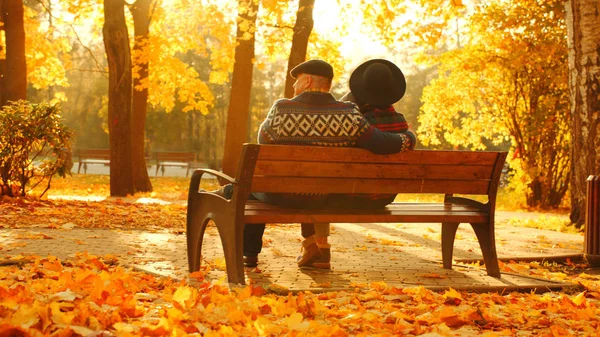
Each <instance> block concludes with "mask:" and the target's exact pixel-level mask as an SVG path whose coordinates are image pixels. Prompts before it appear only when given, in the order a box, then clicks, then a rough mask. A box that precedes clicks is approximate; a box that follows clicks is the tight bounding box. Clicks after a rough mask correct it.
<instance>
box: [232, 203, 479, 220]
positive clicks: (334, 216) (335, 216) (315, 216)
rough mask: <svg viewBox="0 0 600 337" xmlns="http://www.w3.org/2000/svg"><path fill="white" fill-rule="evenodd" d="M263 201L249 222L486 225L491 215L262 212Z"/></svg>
mask: <svg viewBox="0 0 600 337" xmlns="http://www.w3.org/2000/svg"><path fill="white" fill-rule="evenodd" d="M259 204H260V203H259V202H251V203H249V204H248V205H247V207H246V211H245V218H244V221H245V223H302V222H307V223H308V222H332V223H340V222H351V223H370V222H440V223H441V222H460V223H484V222H487V221H488V220H489V215H488V214H487V213H485V212H482V211H478V210H476V209H475V208H472V207H471V208H470V209H469V207H468V206H459V207H457V205H448V204H442V203H440V204H433V203H429V204H427V207H426V208H423V207H422V206H423V205H418V204H414V203H394V204H391V205H388V206H387V207H386V208H385V209H382V210H368V211H361V210H298V209H282V208H279V209H277V210H275V209H268V208H267V209H260V208H261V207H262V206H260V205H259Z"/></svg>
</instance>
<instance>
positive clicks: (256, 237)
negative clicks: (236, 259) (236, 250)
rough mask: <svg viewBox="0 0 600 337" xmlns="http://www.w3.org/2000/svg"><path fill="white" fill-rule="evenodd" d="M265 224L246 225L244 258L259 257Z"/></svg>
mask: <svg viewBox="0 0 600 337" xmlns="http://www.w3.org/2000/svg"><path fill="white" fill-rule="evenodd" d="M264 232H265V224H264V223H263V224H246V225H245V226H244V256H258V254H260V251H261V250H262V237H263V234H264Z"/></svg>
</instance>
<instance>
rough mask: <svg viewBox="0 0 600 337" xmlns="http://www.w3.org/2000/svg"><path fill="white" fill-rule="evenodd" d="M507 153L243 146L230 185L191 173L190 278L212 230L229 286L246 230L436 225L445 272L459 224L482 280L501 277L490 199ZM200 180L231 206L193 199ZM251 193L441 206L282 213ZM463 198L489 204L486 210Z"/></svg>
mask: <svg viewBox="0 0 600 337" xmlns="http://www.w3.org/2000/svg"><path fill="white" fill-rule="evenodd" d="M506 154H507V153H506V152H470V151H427V150H415V151H408V152H402V153H398V154H394V155H385V156H384V155H376V154H372V153H370V152H368V151H366V150H363V149H358V148H331V147H313V146H284V145H256V144H244V147H243V151H242V155H241V158H240V162H239V166H238V170H237V175H236V178H235V179H234V178H231V177H229V176H227V175H225V174H223V173H221V172H218V171H214V170H210V169H200V170H195V171H194V173H193V174H192V178H191V181H190V189H189V197H188V210H187V253H188V263H189V270H190V272H194V271H197V270H199V268H200V253H201V249H202V240H203V236H204V231H205V229H206V226H207V224H208V222H209V221H210V220H213V221H214V222H215V223H216V226H217V229H218V232H219V235H220V237H221V242H222V244H223V250H224V255H225V263H226V270H227V277H228V279H229V282H232V283H241V284H244V268H243V262H242V260H243V257H242V254H243V252H242V245H243V228H244V223H250V224H251V223H303V222H304V223H315V222H326V223H390V222H392V223H397V222H414V223H441V224H442V239H441V241H442V242H441V246H442V260H443V267H444V268H446V269H451V268H452V252H453V247H454V238H455V234H456V231H457V229H458V225H459V224H460V223H470V224H471V226H472V227H473V229H474V231H475V234H476V236H477V239H478V241H479V245H480V247H481V251H482V255H483V259H484V263H485V267H486V269H487V274H488V275H490V276H493V277H500V269H499V267H498V260H497V255H496V243H495V238H494V212H495V205H496V193H497V190H498V183H499V179H500V174H501V171H502V167H503V165H504V161H505V159H506ZM204 174H211V175H215V176H218V177H220V178H221V179H223V180H226V181H228V182H229V183H231V184H233V185H234V190H233V197H232V198H231V200H225V199H224V198H222V197H220V196H217V195H215V194H212V193H210V192H199V185H200V180H201V179H202V176H203V175H204ZM251 192H275V193H368V194H371V193H436V194H444V195H445V197H444V202H443V203H442V202H441V203H393V204H391V205H388V206H387V207H386V208H385V209H381V210H356V209H346V210H299V209H284V208H280V207H277V206H273V205H270V204H265V203H263V202H260V201H254V200H248V196H249V195H250V193H251ZM454 194H461V195H483V196H487V199H488V201H487V202H485V203H482V202H478V201H475V200H472V199H470V198H467V197H465V196H462V197H461V196H455V195H454Z"/></svg>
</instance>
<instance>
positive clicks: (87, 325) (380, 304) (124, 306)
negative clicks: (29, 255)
mask: <svg viewBox="0 0 600 337" xmlns="http://www.w3.org/2000/svg"><path fill="white" fill-rule="evenodd" d="M538 268H541V269H544V268H542V267H541V266H538ZM573 268H575V267H573V266H572V267H571V268H565V270H564V271H568V272H569V274H567V275H566V276H565V278H568V279H570V280H572V281H573V282H579V283H581V284H583V285H585V287H586V290H585V291H583V292H578V293H575V294H564V293H545V294H533V293H517V292H515V293H508V294H497V293H483V294H476V293H466V292H458V291H455V290H452V289H451V290H448V291H444V292H439V293H438V292H433V291H430V290H427V289H425V288H423V287H412V288H404V289H399V288H392V287H388V286H387V285H386V284H385V283H372V284H370V285H368V286H366V287H363V288H357V289H356V290H355V291H351V292H348V291H341V292H330V293H322V294H312V293H310V292H305V293H299V294H290V295H287V296H280V295H275V294H267V293H266V292H265V290H264V289H262V288H260V287H254V286H252V285H249V286H246V287H240V288H233V289H229V287H226V286H224V285H221V284H210V283H208V282H206V281H204V280H203V274H202V273H201V272H198V273H194V274H192V275H191V277H190V279H191V280H193V282H191V284H187V283H185V282H175V281H173V280H171V279H167V278H157V277H154V276H151V275H148V274H144V273H139V272H135V271H132V270H128V269H126V268H123V267H122V266H120V265H119V261H118V260H117V259H116V258H115V257H111V256H105V257H94V256H88V255H86V254H79V255H77V256H76V257H75V258H73V259H72V260H68V261H59V260H57V259H56V258H53V257H47V258H37V259H35V261H33V262H26V263H24V264H14V265H5V266H2V267H0V336H45V335H46V336H47V335H52V336H164V335H172V336H185V335H196V336H279V335H288V336H391V335H407V336H416V335H422V336H573V335H578V336H597V334H598V332H597V331H598V330H599V329H600V310H598V309H599V308H598V305H599V301H598V300H599V299H600V292H599V285H600V282H599V277H598V276H594V275H589V274H577V273H575V274H573V271H576V269H573ZM546 272H548V273H552V271H550V270H547V271H546Z"/></svg>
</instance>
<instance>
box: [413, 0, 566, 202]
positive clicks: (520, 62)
mask: <svg viewBox="0 0 600 337" xmlns="http://www.w3.org/2000/svg"><path fill="white" fill-rule="evenodd" d="M469 29H470V31H469V33H470V35H469V39H468V41H466V43H465V46H464V48H461V49H458V50H452V51H449V52H446V53H444V54H443V55H442V56H441V57H440V58H439V62H440V63H439V77H438V78H436V79H435V80H433V81H432V82H431V83H430V85H429V86H428V87H427V88H426V89H425V91H424V94H423V98H422V99H423V102H424V105H423V108H422V113H421V115H420V117H419V121H420V123H421V127H420V128H419V135H420V137H419V139H420V140H422V141H423V142H424V143H425V145H427V144H432V145H435V144H439V143H440V137H443V138H444V139H446V140H447V141H448V142H450V143H451V144H454V145H461V146H466V147H471V148H474V149H484V148H485V146H484V142H483V140H484V139H490V140H492V141H493V142H494V143H495V144H499V143H500V142H502V141H504V140H505V139H507V138H508V137H509V138H510V140H511V141H512V144H513V147H514V148H513V156H512V159H513V160H512V163H511V167H513V168H515V169H516V172H517V173H516V175H515V177H514V181H513V183H516V182H517V181H520V182H521V183H522V184H523V185H522V186H525V187H526V188H525V189H524V192H525V194H526V198H527V204H528V206H531V207H541V208H553V207H557V206H559V205H560V203H561V201H562V199H563V197H564V195H565V193H566V191H567V188H568V182H569V172H570V169H569V168H570V156H569V150H570V147H569V146H570V135H569V121H570V114H569V109H568V105H569V102H568V97H567V88H566V82H567V72H566V67H564V64H565V63H566V56H567V49H566V40H565V38H564V36H565V32H566V30H565V29H566V27H565V22H564V9H563V7H562V1H558V0H556V1H546V2H544V3H539V2H538V1H534V0H518V1H517V0H513V1H509V2H506V3H502V4H489V3H486V4H485V5H481V6H477V7H476V11H475V13H474V14H473V15H472V16H470V17H469Z"/></svg>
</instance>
